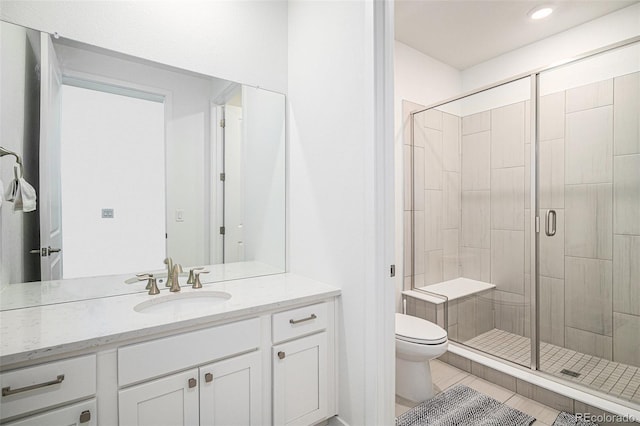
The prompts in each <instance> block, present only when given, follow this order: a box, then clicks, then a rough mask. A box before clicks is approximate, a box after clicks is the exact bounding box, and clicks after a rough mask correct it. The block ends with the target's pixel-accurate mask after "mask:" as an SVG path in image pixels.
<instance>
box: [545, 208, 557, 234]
mask: <svg viewBox="0 0 640 426" xmlns="http://www.w3.org/2000/svg"><path fill="white" fill-rule="evenodd" d="M544 233H545V234H546V235H547V237H553V236H554V235H556V211H555V210H547V219H546V221H545V224H544Z"/></svg>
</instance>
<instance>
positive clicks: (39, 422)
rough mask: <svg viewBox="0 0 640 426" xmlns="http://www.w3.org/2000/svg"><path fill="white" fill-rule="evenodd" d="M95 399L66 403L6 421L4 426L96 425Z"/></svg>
mask: <svg viewBox="0 0 640 426" xmlns="http://www.w3.org/2000/svg"><path fill="white" fill-rule="evenodd" d="M97 417H98V416H96V400H95V399H91V400H89V401H85V402H81V403H79V404H73V405H68V406H66V407H63V408H58V409H56V410H51V411H47V412H46V413H42V414H38V415H36V416H30V417H27V418H25V419H22V420H18V421H17V422H11V423H7V424H6V425H5V426H43V425H69V426H96V425H97V424H98V422H97V420H96V419H97Z"/></svg>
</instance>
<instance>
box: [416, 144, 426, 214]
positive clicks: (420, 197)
mask: <svg viewBox="0 0 640 426" xmlns="http://www.w3.org/2000/svg"><path fill="white" fill-rule="evenodd" d="M413 209H414V210H424V148H420V147H417V146H416V147H414V148H413Z"/></svg>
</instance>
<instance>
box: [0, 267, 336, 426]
mask: <svg viewBox="0 0 640 426" xmlns="http://www.w3.org/2000/svg"><path fill="white" fill-rule="evenodd" d="M101 279H102V280H104V279H105V278H104V277H103V278H101ZM89 280H91V279H88V281H89ZM53 293H55V291H54V292H53ZM221 294H225V295H228V296H230V297H223V298H221V299H220V300H217V299H216V295H221ZM339 295H340V290H339V289H337V288H335V287H332V286H329V285H326V284H323V283H319V282H316V281H313V280H309V279H307V278H303V277H299V276H296V275H292V274H279V275H270V276H263V277H255V278H248V279H240V280H234V281H225V282H219V283H210V284H205V285H204V287H203V288H202V289H197V290H196V289H192V288H191V287H190V286H188V287H187V286H185V287H182V290H181V291H180V292H179V293H169V292H168V289H166V288H163V289H162V291H161V293H160V294H159V295H156V296H150V295H148V294H146V293H144V292H143V293H130V294H120V295H114V296H110V297H101V298H94V299H87V300H80V301H69V302H66V303H55V304H42V305H39V306H32V307H24V308H15V309H10V310H4V311H2V312H0V324H1V334H0V385H1V388H2V399H1V405H0V421H1V422H2V423H3V424H7V425H12V426H15V425H20V426H26V425H42V424H63V423H64V424H70V425H72V424H73V425H75V424H77V425H116V424H120V425H141V426H142V425H149V426H156V425H160V424H171V425H180V424H183V425H225V426H228V425H268V424H274V425H311V424H315V423H317V422H319V421H322V420H324V419H327V418H329V417H331V416H333V415H335V414H337V404H336V376H335V375H336V341H337V339H336V318H337V316H336V298H337V297H338V296H339ZM51 296H52V297H55V296H56V295H55V294H52V295H51ZM209 298H210V300H209V302H210V303H209V302H203V301H205V300H207V299H209ZM214 299H215V300H214ZM207 303H209V306H207ZM161 305H162V306H161ZM149 306H151V307H160V308H159V309H147V307H149Z"/></svg>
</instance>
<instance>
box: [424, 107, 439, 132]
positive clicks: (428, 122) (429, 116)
mask: <svg viewBox="0 0 640 426" xmlns="http://www.w3.org/2000/svg"><path fill="white" fill-rule="evenodd" d="M424 127H428V128H430V129H434V130H442V111H439V110H437V109H428V110H426V111H425V112H424Z"/></svg>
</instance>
